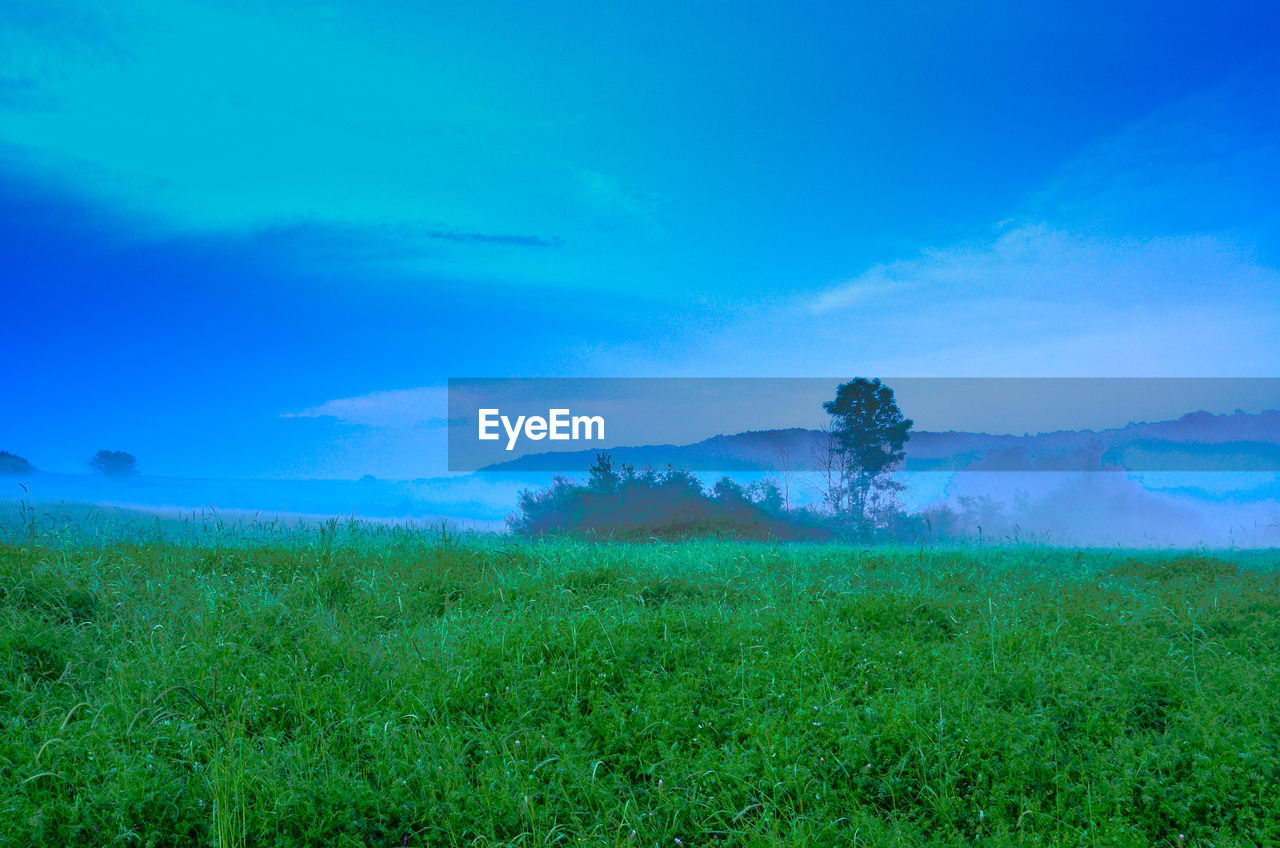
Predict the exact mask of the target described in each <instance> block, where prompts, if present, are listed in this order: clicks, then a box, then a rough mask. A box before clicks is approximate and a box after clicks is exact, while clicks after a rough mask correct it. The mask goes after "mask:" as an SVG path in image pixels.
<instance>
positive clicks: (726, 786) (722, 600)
mask: <svg viewBox="0 0 1280 848" xmlns="http://www.w3.org/2000/svg"><path fill="white" fill-rule="evenodd" d="M146 538H147V537H146V536H145V535H138V536H136V537H135V538H134V540H133V541H126V540H120V539H114V540H112V539H105V538H104V539H90V538H73V537H72V536H71V535H67V534H64V535H60V534H56V533H55V534H47V535H40V534H36V533H34V532H33V533H31V534H29V535H28V536H27V537H22V536H16V537H15V538H13V539H11V540H10V541H9V542H8V543H6V544H4V545H0V845H5V846H8V845H14V846H26V845H50V846H55V845H56V846H79V845H85V846H88V845H93V846H106V845H121V846H131V845H139V846H162V845H173V846H188V845H218V846H263V845H273V846H274V845H281V846H283V845H334V846H356V845H369V846H423V845H433V846H434V845H440V846H496V845H528V846H533V845H570V846H576V845H611V846H655V845H656V846H679V845H684V846H707V845H752V846H771V845H804V846H810V845H812V846H819V845H849V846H853V845H867V846H875V845H903V846H909V845H956V846H960V845H991V846H1003V845H1054V846H1056V845H1082V846H1094V845H1096V846H1103V845H1116V846H1121V845H1123V846H1129V845H1135V846H1217V848H1228V846H1267V845H1278V844H1280V706H1278V704H1277V698H1278V696H1280V674H1278V673H1277V668H1276V663H1277V662H1280V654H1278V649H1280V575H1278V574H1277V568H1276V566H1277V556H1276V555H1275V554H1274V553H1258V552H1253V553H1249V552H1233V553H1221V552H1198V553H1185V552H1150V553H1135V552H1129V551H1083V552H1079V551H1074V550H1055V549H1047V548H1026V547H965V548H947V549H931V548H889V549H856V548H849V547H839V546H824V545H794V546H771V545H768V544H746V543H741V544H740V543H732V542H723V541H720V542H713V541H708V542H682V543H660V542H653V543H647V544H633V545H622V544H616V545H610V544H587V543H578V542H569V541H556V542H532V541H519V540H514V539H511V538H504V537H496V536H495V537H479V536H477V537H451V536H449V535H448V534H446V533H443V532H440V531H435V532H424V531H415V530H409V529H403V528H399V529H397V528H390V527H378V526H368V525H359V524H352V525H349V526H341V525H336V524H330V525H328V526H327V527H325V528H323V529H320V530H306V531H304V530H298V531H290V532H279V533H274V534H271V533H268V534H261V533H259V534H254V533H244V532H232V531H227V532H220V533H213V534H202V535H200V536H199V537H195V536H193V537H192V538H189V539H185V540H183V539H175V538H173V537H172V534H170V535H169V536H165V537H162V536H161V535H159V534H157V535H156V537H155V538H154V539H152V540H150V541H143V539H146Z"/></svg>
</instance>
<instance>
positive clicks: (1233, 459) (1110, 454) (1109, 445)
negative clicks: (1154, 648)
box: [482, 410, 1280, 471]
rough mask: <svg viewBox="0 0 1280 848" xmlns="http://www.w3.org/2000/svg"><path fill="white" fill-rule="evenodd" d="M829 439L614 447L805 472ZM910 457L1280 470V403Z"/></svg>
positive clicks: (945, 442) (930, 445)
mask: <svg viewBox="0 0 1280 848" xmlns="http://www.w3.org/2000/svg"><path fill="white" fill-rule="evenodd" d="M826 439H827V436H826V434H825V433H823V432H822V431H820V430H808V429H803V428H792V429H786V430H751V431H748V432H744V433H736V434H733V435H717V436H712V437H710V438H708V439H703V440H702V441H700V442H695V443H693V444H689V445H639V446H628V447H618V448H612V449H610V450H609V453H610V454H612V456H613V458H614V461H615V462H624V463H630V464H633V465H635V466H637V467H643V466H645V465H652V466H654V467H655V468H662V467H665V466H666V465H668V464H671V465H674V466H676V467H679V468H686V469H689V470H691V471H782V470H785V469H790V470H793V471H799V470H804V469H805V468H811V467H812V466H813V461H814V458H815V457H816V456H818V455H819V454H820V452H821V450H822V448H823V446H824V444H825V443H826ZM597 453H598V450H584V451H564V452H546V453H534V454H527V455H525V456H522V457H518V458H516V459H513V460H510V461H508V462H500V463H495V464H493V465H489V466H487V467H485V468H484V469H482V470H484V471H577V470H582V471H585V470H586V469H587V468H588V467H589V466H590V465H591V463H592V462H593V461H594V460H595V456H596V454H597ZM906 455H907V458H906V464H905V469H904V470H907V471H960V470H966V471H1101V470H1127V471H1280V411H1275V410H1268V411H1266V412H1261V413H1257V414H1250V413H1245V412H1240V411H1237V412H1235V413H1234V414H1230V415H1214V414H1212V413H1208V412H1191V413H1188V414H1186V415H1184V416H1182V417H1181V418H1179V419H1177V420H1175V421H1158V422H1155V423H1147V422H1136V423H1130V424H1127V425H1126V426H1124V427H1119V428H1115V429H1110V430H1097V431H1094V430H1058V431H1054V432H1050V433H1037V434H1034V435H1032V434H1026V435H1022V436H1012V435H993V434H991V433H969V432H963V431H954V430H947V431H942V432H931V431H927V430H926V431H917V432H913V433H912V434H911V439H910V441H908V442H907V446H906Z"/></svg>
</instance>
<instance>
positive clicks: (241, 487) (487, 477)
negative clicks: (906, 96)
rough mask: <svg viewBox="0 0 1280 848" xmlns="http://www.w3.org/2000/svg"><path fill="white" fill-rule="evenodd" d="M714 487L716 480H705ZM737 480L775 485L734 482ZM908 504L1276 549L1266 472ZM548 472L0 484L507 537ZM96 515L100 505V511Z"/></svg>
mask: <svg viewBox="0 0 1280 848" xmlns="http://www.w3.org/2000/svg"><path fill="white" fill-rule="evenodd" d="M698 476H699V478H700V479H701V480H702V481H703V483H704V485H706V486H707V487H708V488H709V487H710V485H711V483H712V482H713V481H714V480H715V479H716V478H717V477H719V476H720V475H715V474H700V475H698ZM729 476H731V477H733V478H734V479H736V480H738V481H739V482H743V483H747V482H750V481H752V480H758V479H761V478H765V477H769V476H770V475H766V474H762V473H753V474H741V473H739V474H732V475H729ZM772 479H774V480H775V482H777V483H779V485H780V487H782V488H783V489H784V490H785V492H786V496H787V500H788V502H789V505H790V506H791V507H792V508H793V509H798V508H806V507H807V508H814V507H815V506H816V505H817V504H819V503H820V502H821V492H820V481H819V480H818V479H817V478H816V477H814V476H813V475H811V474H797V475H791V476H789V477H778V476H773V477H772ZM898 479H899V481H900V482H902V483H903V484H905V486H906V489H905V490H904V491H903V493H902V495H901V497H900V505H901V507H902V508H903V509H905V510H907V511H908V512H924V513H925V514H927V515H929V516H930V522H929V524H928V526H929V527H930V530H931V535H932V537H933V538H934V539H935V540H936V541H943V540H944V539H945V538H957V537H959V538H964V539H968V540H973V541H977V540H982V541H983V542H984V543H985V542H992V543H1006V542H1009V543H1013V542H1027V543H1037V544H1048V545H1060V546H1124V547H1184V548H1186V547H1214V548H1218V547H1248V548H1257V547H1275V546H1278V545H1280V475H1277V474H1270V473H1231V474H1228V473H1210V472H1200V473H1181V474H1156V473H1147V474H1135V473H1111V472H1090V473H1065V472H1064V473H1058V472H961V473H925V472H921V473H911V474H900V475H898ZM551 481H552V475H550V474H548V473H534V472H529V473H519V474H516V473H483V474H469V475H455V476H450V477H439V478H428V479H421V480H406V481H389V480H377V479H372V478H366V479H363V480H359V481H333V480H316V481H294V480H212V479H192V478H174V477H149V476H136V477H132V478H129V479H125V480H111V479H107V478H103V477H101V476H96V475H88V474H48V473H39V472H37V473H35V474H31V475H27V476H24V477H6V478H2V479H0V511H2V513H3V521H2V523H3V525H4V526H5V527H6V528H8V529H12V528H14V527H17V526H20V525H21V524H22V522H23V521H25V520H29V519H31V518H32V517H34V518H36V519H38V520H40V521H42V522H43V523H44V524H45V525H46V526H54V525H58V524H62V525H67V524H72V523H76V522H80V521H85V520H93V521H99V522H103V521H107V522H108V523H110V521H109V520H110V519H111V517H112V516H123V515H129V516H138V515H141V516H147V517H149V518H150V519H151V520H155V521H162V522H163V521H188V522H189V521H190V520H191V519H193V518H194V519H196V520H197V521H204V520H206V519H209V518H210V517H211V516H215V517H219V518H221V519H225V520H227V521H239V522H282V523H285V524H290V523H312V524H314V523H317V522H319V521H323V520H326V519H328V518H331V517H343V518H357V519H363V520H369V521H377V522H386V523H402V524H403V523H413V524H420V525H423V526H429V525H437V524H440V523H447V524H448V525H449V526H452V527H457V528H463V529H473V530H480V531H495V532H505V527H506V525H505V518H506V517H507V515H508V514H510V513H511V512H512V511H513V510H514V509H515V508H516V499H517V495H518V493H519V491H520V490H521V489H526V488H530V489H538V488H541V487H544V486H546V485H548V484H550V483H551ZM89 505H96V510H90V509H89V508H88V507H89Z"/></svg>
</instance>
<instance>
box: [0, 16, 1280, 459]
mask: <svg viewBox="0 0 1280 848" xmlns="http://www.w3.org/2000/svg"><path fill="white" fill-rule="evenodd" d="M263 6H264V4H255V3H241V2H226V1H225V0H224V2H220V3H182V2H167V3H150V2H120V3H114V4H111V7H110V10H109V13H108V12H106V11H104V7H102V5H101V4H89V3H74V2H71V3H63V2H57V1H56V0H54V2H50V0H38V2H37V1H36V0H30V1H28V0H19V1H18V2H13V1H12V0H5V2H0V279H2V280H3V283H2V285H3V293H4V298H5V304H6V312H7V315H8V316H9V320H8V321H7V322H6V332H5V334H4V338H5V342H6V344H5V345H4V347H5V352H6V355H7V361H8V370H7V374H8V375H9V376H8V377H7V380H6V384H7V386H6V404H5V406H6V410H5V415H4V416H3V420H0V449H6V450H11V451H14V452H16V453H20V454H22V455H24V456H27V457H28V458H29V459H31V461H32V462H34V463H35V464H36V465H37V466H39V467H42V468H47V469H51V470H68V471H69V470H79V469H81V468H83V461H84V457H85V456H87V455H88V454H89V453H91V452H92V451H93V450H96V449H98V448H101V447H110V448H120V449H126V450H131V451H133V452H134V453H136V454H137V455H138V456H139V458H140V461H141V464H142V467H143V469H144V470H145V471H147V472H149V473H154V474H167V475H210V476H292V477H297V476H325V477H335V476H336V477H355V476H359V475H360V474H362V473H365V472H371V473H374V474H377V475H379V476H387V477H413V476H421V475H425V474H430V473H434V472H436V471H438V470H440V469H441V468H442V467H443V457H444V450H443V445H442V444H441V443H440V441H439V432H438V431H436V430H433V429H432V428H431V426H430V422H431V421H432V420H433V419H436V418H438V417H439V416H440V415H441V414H442V410H443V397H442V394H443V386H444V383H445V380H446V379H447V378H448V377H450V376H475V375H495V376H526V375H527V376H557V375H572V376H614V375H617V376H676V375H680V376H753V375H760V376H792V375H794V376H818V375H836V376H839V375H850V374H882V375H890V374H892V375H901V376H960V375H963V376H1013V375H1018V376H1273V375H1275V374H1276V373H1277V370H1278V369H1277V366H1278V365H1280V362H1278V361H1277V360H1278V359H1280V345H1276V344H1275V341H1274V340H1275V338H1276V334H1277V330H1278V329H1280V314H1278V312H1277V309H1276V306H1275V303H1276V296H1275V294H1274V292H1275V291H1276V290H1277V289H1280V207H1277V205H1276V203H1275V201H1274V198H1275V197H1277V196H1280V99H1278V98H1276V96H1275V92H1276V91H1277V90H1280V61H1278V60H1277V58H1276V57H1277V55H1280V51H1277V49H1276V48H1277V40H1278V39H1277V37H1276V35H1275V33H1276V32H1277V31H1280V12H1277V11H1276V10H1274V8H1272V7H1269V6H1268V5H1266V4H1261V3H1252V4H1232V3H1220V4H1214V5H1213V6H1212V7H1209V6H1207V5H1205V4H1195V5H1192V4H1183V3H1167V2H1166V3H1140V4H1139V3H1072V4H1065V3H1063V4H1014V3H973V2H967V3H955V4H931V5H928V6H924V5H917V4H882V5H877V6H861V7H855V6H854V5H853V4H843V3H841V4H836V3H831V4H768V5H766V4H748V3H699V4H689V3H672V4H662V3H655V4H646V5H645V6H644V7H643V9H641V8H640V7H633V8H632V9H631V10H624V9H623V8H622V7H621V4H617V5H615V4H532V3H525V4H474V3H473V4H439V3H431V4H424V3H377V2H361V3H330V4H321V3H313V4H279V5H277V4H272V5H271V7H270V8H269V9H264V8H263Z"/></svg>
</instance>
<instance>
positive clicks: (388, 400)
mask: <svg viewBox="0 0 1280 848" xmlns="http://www.w3.org/2000/svg"><path fill="white" fill-rule="evenodd" d="M447 416H448V389H447V388H445V387H444V386H422V387H417V388H412V389H391V390H388V391H380V392H370V393H369V394H365V395H358V396H356V397H347V398H335V399H333V400H328V401H325V402H324V403H321V404H319V405H317V406H313V407H309V408H307V409H301V410H297V411H294V412H285V413H283V414H282V415H281V417H282V418H335V419H337V420H339V421H344V422H347V423H350V424H358V425H360V426H363V427H375V428H394V429H404V428H410V429H413V428H417V429H421V428H436V427H439V428H441V429H443V428H444V426H445V424H446V423H447Z"/></svg>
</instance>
